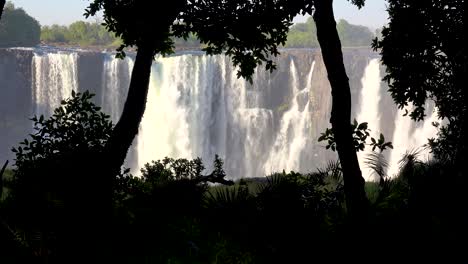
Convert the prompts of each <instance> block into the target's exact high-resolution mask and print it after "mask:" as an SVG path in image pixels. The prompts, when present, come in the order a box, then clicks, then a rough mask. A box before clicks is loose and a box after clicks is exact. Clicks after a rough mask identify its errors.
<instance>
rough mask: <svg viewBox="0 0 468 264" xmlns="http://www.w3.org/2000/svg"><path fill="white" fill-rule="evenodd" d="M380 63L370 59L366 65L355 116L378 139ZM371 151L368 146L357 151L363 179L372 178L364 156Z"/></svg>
mask: <svg viewBox="0 0 468 264" xmlns="http://www.w3.org/2000/svg"><path fill="white" fill-rule="evenodd" d="M380 79H381V77H380V64H379V60H378V59H372V60H371V61H370V62H369V64H368V65H367V67H366V69H365V71H364V76H363V77H362V79H361V83H362V89H361V95H360V102H361V103H360V105H359V106H360V107H359V111H358V113H357V116H356V120H357V121H358V123H363V122H367V123H368V128H369V129H370V130H371V131H370V136H371V137H374V138H376V139H378V136H379V133H380V110H379V104H380V95H381V94H382V92H381V91H380V82H381V80H380ZM371 152H372V149H371V148H370V147H366V148H365V150H364V151H360V152H358V159H359V166H360V167H361V171H362V175H363V177H364V179H366V180H371V179H373V178H374V176H373V175H372V173H373V172H372V170H371V169H370V168H369V167H368V165H366V163H365V160H366V156H367V155H369V153H371Z"/></svg>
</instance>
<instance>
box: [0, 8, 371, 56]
mask: <svg viewBox="0 0 468 264" xmlns="http://www.w3.org/2000/svg"><path fill="white" fill-rule="evenodd" d="M337 29H338V33H339V35H340V39H341V44H342V45H343V47H357V46H370V43H371V40H372V38H373V37H374V34H373V33H372V32H371V31H370V30H369V29H368V28H367V27H364V26H358V25H352V24H349V23H348V22H347V21H346V20H343V19H341V20H340V21H339V22H338V23H337ZM316 33H317V30H316V27H315V22H314V20H313V19H312V18H311V17H310V18H308V19H307V21H306V22H305V23H297V24H294V25H293V26H292V27H291V30H290V32H289V35H288V40H287V42H286V44H285V45H284V47H285V48H317V47H319V44H318V41H317V34H316ZM39 43H43V44H47V45H65V46H70V45H73V46H81V47H91V46H97V47H105V48H115V47H118V46H119V45H120V44H121V40H120V38H118V37H116V36H115V35H114V34H113V33H110V32H108V31H107V30H106V28H105V27H104V26H102V25H101V23H99V22H98V21H96V22H84V21H77V22H74V23H72V24H70V25H69V26H60V25H52V26H42V27H40V25H39V23H38V22H37V21H36V20H35V19H34V18H32V17H31V16H29V15H28V14H27V13H26V12H25V11H24V10H23V9H21V8H15V6H14V5H13V4H12V3H11V2H8V3H7V4H6V6H5V11H4V15H3V18H2V20H1V21H0V47H18V46H22V47H32V46H36V45H38V44H39ZM174 43H175V46H176V48H177V49H200V48H201V47H202V45H201V44H200V42H199V41H198V40H197V38H196V36H195V35H191V36H189V38H188V39H187V40H184V39H174Z"/></svg>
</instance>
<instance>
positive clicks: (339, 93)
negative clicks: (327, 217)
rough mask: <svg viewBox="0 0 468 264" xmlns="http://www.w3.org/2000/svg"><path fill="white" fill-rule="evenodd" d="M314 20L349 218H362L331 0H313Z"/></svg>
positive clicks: (360, 189)
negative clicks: (331, 99)
mask: <svg viewBox="0 0 468 264" xmlns="http://www.w3.org/2000/svg"><path fill="white" fill-rule="evenodd" d="M314 20H315V23H316V26H317V38H318V41H319V44H320V48H321V50H322V56H323V61H324V63H325V67H326V69H327V72H328V79H329V81H330V85H331V89H332V91H331V93H332V98H333V101H332V113H331V120H330V122H331V124H332V130H333V133H334V135H335V140H336V146H337V151H338V156H339V158H340V163H341V166H342V169H343V178H344V189H345V195H346V206H347V209H348V212H349V214H350V216H351V218H352V219H355V220H357V221H360V220H361V219H363V217H364V216H365V213H366V209H367V198H366V194H365V191H364V179H363V178H362V175H361V170H360V168H359V163H358V159H357V155H356V150H355V149H354V144H353V138H352V131H351V91H350V87H349V82H348V76H347V75H346V70H345V67H344V64H343V53H342V51H341V42H340V38H339V36H338V31H337V30H336V22H335V18H334V15H333V1H332V0H316V1H315V13H314Z"/></svg>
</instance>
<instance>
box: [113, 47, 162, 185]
mask: <svg viewBox="0 0 468 264" xmlns="http://www.w3.org/2000/svg"><path fill="white" fill-rule="evenodd" d="M153 55H154V51H153V49H152V48H149V47H145V46H142V47H138V52H137V55H136V59H135V64H134V67H133V70H132V77H131V80H130V87H129V89H128V95H127V100H126V101H125V105H124V109H123V112H122V115H121V117H120V119H119V122H117V124H116V126H115V128H114V130H113V131H112V135H111V137H110V139H109V140H108V143H107V146H106V151H105V152H106V155H108V156H107V158H106V159H107V161H108V164H107V165H108V166H109V167H108V169H109V170H110V173H112V176H115V175H116V174H117V173H119V170H120V167H121V166H122V164H123V163H124V161H125V157H126V156H127V152H128V149H129V148H130V145H131V144H132V142H133V139H134V138H135V136H136V135H137V134H138V127H139V125H140V122H141V119H142V118H143V114H144V112H145V108H146V98H147V95H148V88H149V82H150V73H151V64H152V62H153Z"/></svg>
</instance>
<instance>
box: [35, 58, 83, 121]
mask: <svg viewBox="0 0 468 264" xmlns="http://www.w3.org/2000/svg"><path fill="white" fill-rule="evenodd" d="M77 59H78V55H77V54H76V53H63V52H58V53H34V56H33V60H32V64H33V82H32V85H33V87H32V91H33V102H34V113H35V114H36V115H44V116H50V115H52V114H53V111H54V109H55V108H56V107H58V106H60V102H61V101H62V100H63V99H66V98H68V97H70V96H71V93H72V91H77V90H78V70H77V65H78V64H77Z"/></svg>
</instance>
